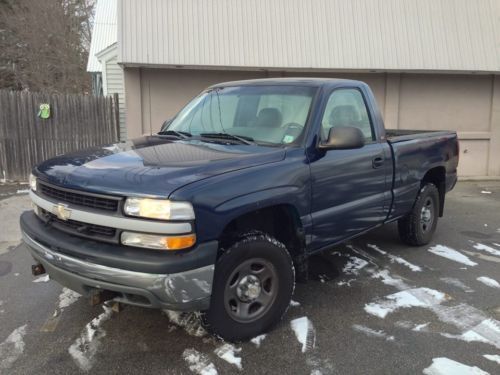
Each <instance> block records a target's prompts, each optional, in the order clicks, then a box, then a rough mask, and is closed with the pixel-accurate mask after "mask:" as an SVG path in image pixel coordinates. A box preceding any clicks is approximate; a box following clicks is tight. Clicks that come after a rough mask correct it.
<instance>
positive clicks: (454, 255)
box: [429, 245, 477, 266]
mask: <svg viewBox="0 0 500 375" xmlns="http://www.w3.org/2000/svg"><path fill="white" fill-rule="evenodd" d="M429 251H430V252H431V253H433V254H436V255H439V256H442V257H444V258H447V259H450V260H453V261H455V262H458V263H462V264H465V265H466V266H477V263H474V262H473V261H471V260H470V259H469V258H468V257H467V256H465V255H463V254H462V253H459V252H458V251H456V250H454V249H452V248H450V247H448V246H443V245H436V246H433V247H431V248H430V249H429Z"/></svg>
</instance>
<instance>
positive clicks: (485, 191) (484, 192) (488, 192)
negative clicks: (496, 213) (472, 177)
mask: <svg viewBox="0 0 500 375" xmlns="http://www.w3.org/2000/svg"><path fill="white" fill-rule="evenodd" d="M481 194H491V191H489V190H481Z"/></svg>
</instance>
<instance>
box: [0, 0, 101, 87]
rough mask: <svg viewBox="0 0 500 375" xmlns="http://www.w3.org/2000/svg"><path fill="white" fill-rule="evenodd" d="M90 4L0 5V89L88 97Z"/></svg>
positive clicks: (4, 0) (41, 1) (90, 0)
mask: <svg viewBox="0 0 500 375" xmlns="http://www.w3.org/2000/svg"><path fill="white" fill-rule="evenodd" d="M93 5H94V0H36V1H33V0H15V1H12V0H1V1H0V49H1V50H2V56H1V58H0V69H1V70H0V73H1V76H0V87H11V88H14V89H21V90H23V89H27V90H31V91H51V92H67V93H78V92H80V93H81V92H88V91H89V87H90V77H89V75H88V74H87V72H86V71H85V66H86V63H87V57H88V47H89V45H90V37H91V25H92V16H93Z"/></svg>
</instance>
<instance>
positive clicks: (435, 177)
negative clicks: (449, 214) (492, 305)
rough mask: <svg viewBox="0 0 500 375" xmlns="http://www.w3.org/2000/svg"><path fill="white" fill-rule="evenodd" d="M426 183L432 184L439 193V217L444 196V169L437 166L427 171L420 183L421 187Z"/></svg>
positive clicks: (442, 209)
mask: <svg viewBox="0 0 500 375" xmlns="http://www.w3.org/2000/svg"><path fill="white" fill-rule="evenodd" d="M427 183H432V184H434V185H435V186H436V187H437V189H438V192H439V217H442V216H443V213H444V199H445V194H446V169H445V168H444V167H443V166H438V167H434V168H431V169H429V170H428V171H427V172H426V173H425V175H424V177H423V178H422V181H421V187H423V186H425V185H426V184H427Z"/></svg>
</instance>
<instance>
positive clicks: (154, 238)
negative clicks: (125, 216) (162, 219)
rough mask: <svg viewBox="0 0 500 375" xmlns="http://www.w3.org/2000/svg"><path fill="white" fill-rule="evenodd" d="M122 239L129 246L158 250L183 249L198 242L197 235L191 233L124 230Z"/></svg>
mask: <svg viewBox="0 0 500 375" xmlns="http://www.w3.org/2000/svg"><path fill="white" fill-rule="evenodd" d="M121 241H122V244H123V245H127V246H135V247H145V248H148V249H157V250H182V249H187V248H188V247H191V246H193V245H194V244H195V243H196V235H195V234H194V233H191V234H186V235H180V236H162V235H157V234H145V233H134V232H122V235H121Z"/></svg>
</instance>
